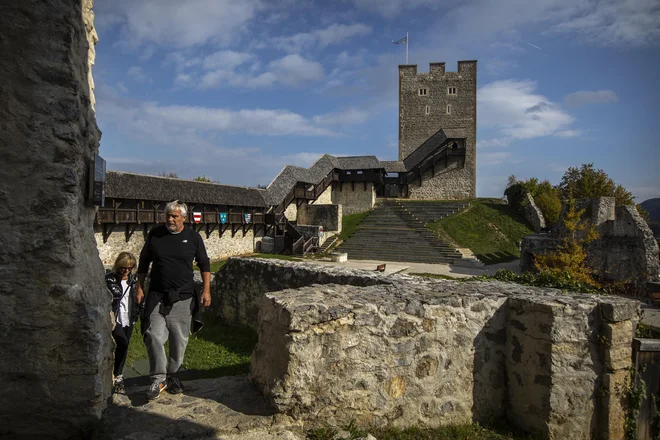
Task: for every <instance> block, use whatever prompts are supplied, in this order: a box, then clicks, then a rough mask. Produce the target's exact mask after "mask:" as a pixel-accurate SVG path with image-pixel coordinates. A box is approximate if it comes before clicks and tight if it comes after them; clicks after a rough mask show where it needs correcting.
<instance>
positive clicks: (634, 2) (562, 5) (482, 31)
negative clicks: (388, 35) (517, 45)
mask: <svg viewBox="0 0 660 440" xmlns="http://www.w3.org/2000/svg"><path fill="white" fill-rule="evenodd" d="M355 1H357V2H361V1H366V2H372V1H373V2H374V3H375V2H376V0H355ZM394 3H398V2H394ZM657 4H658V3H657V0H602V1H592V0H545V1H542V2H538V1H537V2H533V1H532V2H530V1H527V0H473V1H468V2H462V3H461V4H460V5H459V6H458V7H455V8H453V9H452V8H450V7H447V6H446V5H443V8H446V9H447V10H448V12H447V14H445V15H444V16H443V17H442V19H441V26H447V27H450V28H455V29H460V30H461V35H470V36H471V37H472V38H475V37H478V36H482V37H483V36H489V35H493V34H507V33H510V31H511V30H512V29H517V28H522V27H529V26H536V27H537V28H538V29H539V31H541V33H542V34H543V33H545V34H557V33H569V34H574V35H578V36H579V37H581V38H582V39H583V40H584V41H587V42H590V43H593V44H597V45H602V46H623V45H633V46H641V45H646V44H652V43H654V42H657V41H658V40H660V8H658V6H657ZM511 11H515V14H512V13H511ZM521 42H522V43H523V44H526V42H523V41H521Z"/></svg>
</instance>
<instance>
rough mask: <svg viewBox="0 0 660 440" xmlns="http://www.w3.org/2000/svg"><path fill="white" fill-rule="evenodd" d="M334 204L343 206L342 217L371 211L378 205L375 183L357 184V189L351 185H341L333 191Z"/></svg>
mask: <svg viewBox="0 0 660 440" xmlns="http://www.w3.org/2000/svg"><path fill="white" fill-rule="evenodd" d="M332 203H333V204H335V205H342V215H351V214H359V213H361V212H366V211H369V210H370V209H372V208H373V207H374V205H375V204H376V191H374V185H373V183H371V182H369V183H367V188H366V189H365V188H364V184H363V183H362V182H360V183H355V189H353V186H352V185H351V184H350V183H343V184H341V183H339V184H337V187H336V188H335V189H334V190H333V191H332Z"/></svg>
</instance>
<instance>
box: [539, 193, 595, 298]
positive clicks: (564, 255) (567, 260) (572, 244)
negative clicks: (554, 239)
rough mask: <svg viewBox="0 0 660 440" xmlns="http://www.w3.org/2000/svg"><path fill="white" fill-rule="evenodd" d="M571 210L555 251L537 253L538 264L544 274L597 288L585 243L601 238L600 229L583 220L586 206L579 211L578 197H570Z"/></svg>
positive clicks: (569, 207) (566, 217)
mask: <svg viewBox="0 0 660 440" xmlns="http://www.w3.org/2000/svg"><path fill="white" fill-rule="evenodd" d="M567 203H568V209H567V210H566V214H565V216H564V227H565V231H564V236H563V237H562V241H561V243H560V244H559V246H557V249H556V250H555V251H553V252H548V253H546V254H542V255H537V256H536V257H535V258H534V266H535V267H536V270H538V271H539V274H540V276H545V277H548V278H553V279H563V280H566V281H572V282H578V283H583V284H586V285H589V286H592V287H595V288H598V287H599V286H600V285H599V283H598V281H596V279H595V277H594V275H595V272H594V270H593V269H592V268H591V267H589V264H588V260H587V252H586V251H585V250H584V246H585V245H586V244H587V243H590V242H592V241H594V240H596V239H597V238H598V232H597V231H596V228H594V227H593V226H592V225H591V224H590V223H589V222H588V221H585V220H582V215H583V214H584V213H585V211H586V208H585V209H581V210H580V211H576V209H575V199H572V198H571V199H568V201H567Z"/></svg>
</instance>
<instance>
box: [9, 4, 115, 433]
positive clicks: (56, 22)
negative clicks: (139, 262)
mask: <svg viewBox="0 0 660 440" xmlns="http://www.w3.org/2000/svg"><path fill="white" fill-rule="evenodd" d="M91 5H92V2H91V1H89V0H86V1H82V0H78V1H67V2H65V1H42V0H8V1H3V2H1V3H0V45H1V46H2V49H1V52H2V63H1V65H0V84H1V86H0V145H2V147H1V148H2V160H1V161H0V175H1V176H2V179H1V180H0V210H1V211H2V213H3V215H2V217H1V218H0V275H1V276H0V335H1V336H2V337H1V338H0V352H2V356H0V382H1V383H2V386H1V388H2V393H0V437H2V438H26V439H27V438H30V439H31V438H50V439H60V438H90V437H89V435H90V431H92V430H93V429H94V428H95V426H96V425H97V424H98V421H99V420H100V417H101V412H102V410H103V408H104V407H105V402H106V398H107V397H108V396H109V393H110V385H111V383H112V379H111V376H110V374H111V361H112V345H111V344H112V338H111V336H110V331H111V320H110V301H109V298H108V293H107V289H106V287H105V285H104V282H103V266H102V265H101V261H100V259H99V257H98V252H97V250H96V245H95V243H94V237H93V232H92V224H93V221H94V212H95V211H94V207H92V206H89V205H88V204H87V202H86V198H87V189H88V188H87V178H88V165H89V164H90V163H91V161H92V159H93V154H94V153H95V152H97V151H98V147H99V138H100V132H99V130H98V128H97V126H96V122H95V117H94V112H93V108H92V104H91V102H90V99H91V93H90V87H89V84H90V78H89V69H90V66H89V62H90V59H91V58H93V55H92V52H93V48H92V47H90V43H89V41H94V40H95V37H93V36H92V37H91V40H88V31H90V30H91V29H93V27H92V26H91V25H92V22H93V17H92V16H91V15H90V14H91Z"/></svg>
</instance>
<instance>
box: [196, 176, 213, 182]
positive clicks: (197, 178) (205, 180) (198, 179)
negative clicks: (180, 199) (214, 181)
mask: <svg viewBox="0 0 660 440" xmlns="http://www.w3.org/2000/svg"><path fill="white" fill-rule="evenodd" d="M193 180H194V181H196V182H208V183H211V179H209V178H208V177H206V176H197V177H195V178H194V179H193Z"/></svg>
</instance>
